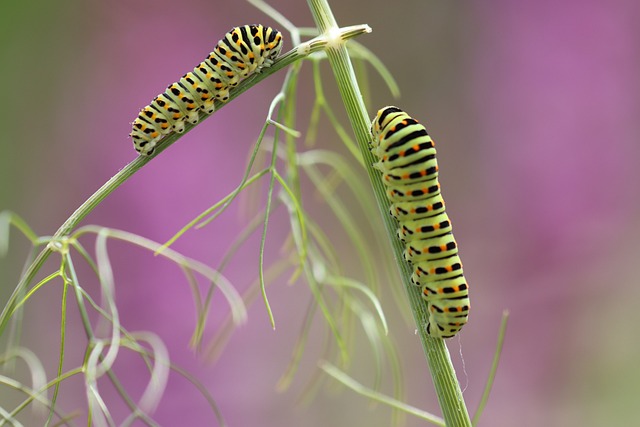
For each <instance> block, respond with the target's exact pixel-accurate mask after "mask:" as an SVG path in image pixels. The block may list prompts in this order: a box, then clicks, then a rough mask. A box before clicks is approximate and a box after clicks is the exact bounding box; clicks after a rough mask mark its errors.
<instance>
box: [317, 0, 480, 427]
mask: <svg viewBox="0 0 640 427" xmlns="http://www.w3.org/2000/svg"><path fill="white" fill-rule="evenodd" d="M307 2H308V4H309V8H310V9H311V13H312V14H313V19H314V20H315V22H316V25H317V26H318V29H319V32H320V33H321V34H324V35H325V36H326V37H328V38H330V39H331V38H332V37H334V34H337V32H336V30H337V29H338V24H337V22H336V20H335V18H334V16H333V14H332V12H331V9H330V7H329V5H328V3H327V1H326V0H307ZM335 37H336V40H329V42H328V45H327V49H326V52H327V56H328V58H329V63H330V64H331V68H332V69H333V73H334V75H335V77H336V81H337V84H338V88H339V90H340V94H341V96H342V100H343V102H344V105H345V107H346V110H347V115H348V116H349V121H350V122H351V126H352V127H353V130H354V133H355V135H356V139H357V141H358V146H359V148H360V152H361V154H362V157H363V159H364V161H365V162H364V163H365V166H366V168H367V173H368V174H369V179H370V181H371V184H372V186H373V188H374V192H375V196H376V201H377V202H378V206H379V208H380V211H381V214H382V217H383V220H384V224H385V229H386V231H387V235H388V236H389V241H390V242H391V244H392V246H393V253H394V256H395V259H396V263H397V264H398V267H399V269H400V273H401V277H402V282H403V284H404V286H405V289H406V290H407V294H408V295H409V301H410V304H411V309H412V311H413V315H414V319H415V321H416V325H417V330H418V336H419V337H420V339H421V341H422V347H423V349H424V352H425V355H426V357H427V360H428V363H429V369H430V371H431V377H432V379H433V383H434V386H435V389H436V393H437V395H438V401H439V403H440V407H441V408H442V415H443V418H444V420H445V423H446V425H447V426H448V427H469V426H471V420H470V419H469V413H468V411H467V408H466V406H465V403H464V398H463V396H462V392H461V391H460V385H459V384H458V380H457V378H456V375H455V370H454V369H453V364H452V363H451V358H450V357H449V351H448V350H447V347H446V345H445V342H444V340H443V339H440V338H431V337H429V336H428V335H427V333H426V330H425V327H424V325H426V324H427V318H428V316H427V312H426V304H424V301H423V300H422V298H421V296H420V292H419V290H418V287H416V286H413V285H412V284H411V282H410V277H411V269H410V267H409V265H408V264H407V263H406V262H405V261H404V259H403V258H402V250H403V248H402V244H401V243H400V241H399V239H398V238H397V237H396V227H397V226H396V224H395V223H394V222H393V220H392V218H391V217H390V216H389V215H388V214H387V212H389V200H388V199H387V197H386V194H385V190H384V188H383V184H382V182H381V180H380V176H379V172H378V171H377V170H375V169H374V168H373V163H374V158H373V155H372V154H371V152H370V151H369V143H370V140H371V135H370V131H369V128H370V120H369V116H368V114H367V111H366V108H365V105H364V102H363V99H362V94H361V93H360V89H359V88H358V84H357V81H356V77H355V73H354V70H353V67H352V64H351V60H350V58H349V54H348V52H347V49H346V47H345V45H344V42H343V40H342V39H340V38H339V37H338V36H337V35H336V36H335Z"/></svg>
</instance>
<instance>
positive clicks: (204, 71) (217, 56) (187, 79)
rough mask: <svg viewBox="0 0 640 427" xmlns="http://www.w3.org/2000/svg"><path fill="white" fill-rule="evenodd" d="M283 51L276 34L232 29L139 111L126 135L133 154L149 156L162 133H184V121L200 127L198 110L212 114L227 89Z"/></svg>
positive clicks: (255, 28) (249, 28) (225, 97)
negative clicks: (128, 133)
mask: <svg viewBox="0 0 640 427" xmlns="http://www.w3.org/2000/svg"><path fill="white" fill-rule="evenodd" d="M281 49H282V34H281V33H280V32H279V31H278V30H275V29H273V28H270V27H263V26H262V25H244V26H241V27H235V28H233V29H231V31H229V32H228V33H227V34H226V35H225V36H224V38H223V39H222V40H220V41H219V42H218V44H217V45H216V47H215V48H214V49H213V52H211V53H210V54H209V56H208V57H207V59H205V60H204V61H202V62H201V63H200V64H198V66H196V67H195V68H194V69H193V71H190V72H188V73H187V74H185V75H184V76H182V78H180V80H179V81H177V82H176V83H173V84H171V85H169V86H168V87H167V90H166V91H164V92H163V93H161V94H160V95H158V96H156V97H155V98H154V99H153V101H151V103H150V104H149V105H147V106H146V107H144V108H143V109H142V110H140V113H139V114H138V117H137V118H136V119H135V120H134V121H133V130H132V131H131V134H130V136H131V139H132V140H133V146H134V148H135V149H136V151H137V152H139V153H140V154H143V155H147V156H148V155H151V154H153V151H154V150H155V147H156V144H157V142H158V141H159V140H160V139H162V137H163V136H164V135H167V134H168V133H170V132H177V133H182V132H184V126H185V122H187V121H188V122H189V123H194V124H195V123H198V112H199V111H200V110H202V111H204V112H205V113H207V114H211V113H213V111H214V106H213V102H214V100H215V99H217V100H219V101H222V102H225V101H227V100H228V99H229V89H230V88H233V87H235V86H237V84H238V83H239V82H240V80H242V79H244V78H246V77H248V76H249V75H251V74H253V73H254V72H260V70H261V69H262V68H264V67H269V66H270V65H271V64H272V63H273V61H274V60H275V58H276V57H277V56H278V54H279V53H280V50H281Z"/></svg>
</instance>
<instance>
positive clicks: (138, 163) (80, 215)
mask: <svg viewBox="0 0 640 427" xmlns="http://www.w3.org/2000/svg"><path fill="white" fill-rule="evenodd" d="M369 31H370V28H369V27H368V26H367V25H356V26H351V27H345V28H342V29H340V30H339V33H340V34H341V36H342V37H344V38H347V39H348V38H351V37H355V36H358V35H360V34H364V33H367V32H369ZM326 45H327V40H326V38H323V37H316V38H315V39H312V40H309V41H307V42H305V43H302V44H301V45H299V46H296V47H294V48H293V49H292V50H291V51H289V52H287V53H286V54H285V55H283V56H282V57H280V58H278V60H277V61H276V62H275V63H274V64H273V65H272V66H271V67H269V68H266V69H263V70H262V72H260V73H257V74H254V75H252V76H250V77H249V78H247V79H245V80H243V81H242V82H240V84H239V85H238V87H237V88H235V89H234V90H232V91H231V93H230V96H229V101H232V100H233V99H235V98H236V97H238V96H239V95H240V94H242V93H244V92H245V91H247V90H248V89H249V88H251V87H253V86H254V85H256V84H258V83H259V82H261V81H262V80H264V79H265V78H267V77H268V76H270V75H271V74H273V73H275V72H277V71H279V70H280V69H282V68H284V67H286V66H288V65H290V64H292V63H293V62H295V61H298V60H300V59H302V58H305V57H306V56H308V55H310V54H311V53H313V52H317V51H320V50H322V49H324V48H325V47H326ZM226 104H228V102H227V103H224V104H223V103H219V102H218V101H216V105H215V106H216V110H218V109H220V108H222V107H224V106H225V105H226ZM208 117H209V115H207V114H205V113H202V112H201V113H200V121H202V120H204V119H206V118H208ZM193 127H194V125H192V124H190V123H187V124H186V126H185V132H184V133H182V134H175V133H174V134H171V135H167V136H166V137H164V138H163V139H162V140H161V141H160V143H159V144H158V146H157V148H156V151H155V152H154V155H153V156H138V157H137V158H136V159H134V160H133V161H132V162H130V163H129V164H127V165H126V166H125V167H124V168H122V169H121V170H120V171H119V172H118V173H117V174H116V175H114V176H113V177H112V178H111V179H110V180H109V181H107V182H106V183H105V184H104V185H103V186H102V187H100V188H99V189H98V190H97V191H96V192H95V193H93V195H91V197H89V198H88V199H87V200H86V201H85V202H84V203H83V204H82V205H80V207H79V208H78V209H76V210H75V212H73V214H71V216H70V217H69V218H68V219H67V220H66V221H65V222H64V224H62V226H60V228H59V229H58V231H56V232H55V234H54V235H53V237H52V239H51V242H50V243H49V244H48V245H47V247H46V248H45V249H43V250H42V251H41V252H40V253H39V254H38V256H37V257H36V258H35V259H34V261H33V262H32V263H31V265H29V267H28V268H27V270H26V271H25V273H24V274H23V275H22V277H21V278H20V282H19V283H18V285H17V286H16V288H15V289H14V291H13V294H12V295H11V297H10V298H9V300H8V301H7V304H5V306H4V308H3V310H2V313H1V314H0V335H2V334H3V333H4V330H5V329H6V327H7V324H8V322H9V319H10V317H11V316H10V315H9V314H10V313H11V312H12V311H13V309H14V306H15V304H16V302H17V300H18V297H19V295H20V293H21V292H22V289H24V288H25V287H26V286H27V285H28V284H29V283H31V281H32V280H33V278H34V277H35V275H36V273H37V272H38V271H39V270H40V268H42V266H43V265H44V263H45V261H46V260H47V258H49V256H51V254H52V253H53V252H55V251H57V250H59V249H60V248H61V247H62V245H60V244H59V242H58V241H59V240H60V239H63V238H64V237H66V236H68V235H69V234H70V232H71V231H72V230H73V229H75V228H76V227H77V226H78V224H80V222H81V221H82V220H83V219H84V218H85V217H86V216H87V215H88V214H89V213H91V212H92V211H93V209H95V207H96V206H98V205H99V204H100V203H101V202H102V201H103V200H104V199H106V198H107V197H108V196H109V195H110V194H111V193H112V192H113V191H114V190H115V189H117V188H118V187H120V185H121V184H122V183H124V182H125V181H126V180H127V179H129V177H131V176H132V175H133V174H134V173H136V172H137V171H138V170H139V169H140V168H142V167H143V166H144V165H146V164H147V163H149V162H150V161H151V160H152V159H153V158H155V157H156V156H157V155H159V154H160V153H161V152H162V151H164V150H165V149H167V147H169V146H170V145H171V144H173V143H174V142H176V141H177V140H178V139H180V138H181V137H182V136H184V135H185V134H186V133H187V132H189V131H190V130H191V129H192V128H193Z"/></svg>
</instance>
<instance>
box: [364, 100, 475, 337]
mask: <svg viewBox="0 0 640 427" xmlns="http://www.w3.org/2000/svg"><path fill="white" fill-rule="evenodd" d="M371 132H372V134H373V141H372V143H371V152H372V153H373V154H374V155H375V156H376V157H377V158H378V160H379V161H378V163H376V165H375V166H376V168H377V169H379V170H380V171H382V182H383V183H384V185H385V186H386V188H387V197H389V200H390V201H391V210H390V213H391V215H392V216H393V217H395V218H396V219H397V220H398V224H399V228H398V238H400V239H401V240H402V241H403V242H404V243H405V250H404V259H405V260H406V261H407V262H409V264H411V266H412V268H413V274H412V276H411V281H412V282H413V284H415V285H418V286H421V287H422V298H423V299H424V300H425V301H426V303H427V311H428V313H429V322H428V324H427V327H426V330H427V333H428V334H429V335H430V336H432V337H439V338H451V337H453V336H454V335H456V334H457V333H458V332H459V331H460V329H462V327H463V326H464V325H465V324H466V323H467V318H468V315H469V290H468V285H467V281H466V279H465V278H464V275H463V272H462V262H461V261H460V257H459V255H458V246H457V244H456V241H455V239H454V237H453V234H452V232H451V221H449V217H448V216H447V213H446V212H445V205H444V200H443V199H442V194H441V193H440V184H439V183H438V162H437V160H436V149H435V146H434V143H433V140H432V139H431V137H430V136H429V134H428V133H427V130H426V129H425V128H424V126H422V125H421V124H420V123H418V122H417V121H416V120H415V119H413V118H411V117H410V116H409V115H408V114H407V113H405V112H404V111H402V110H401V109H399V108H397V107H385V108H382V109H381V110H380V111H378V114H377V115H376V117H375V118H374V119H373V123H372V124H371Z"/></svg>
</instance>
